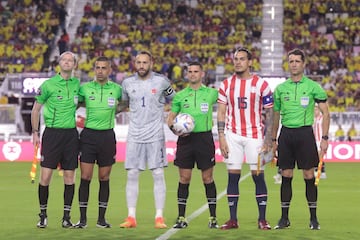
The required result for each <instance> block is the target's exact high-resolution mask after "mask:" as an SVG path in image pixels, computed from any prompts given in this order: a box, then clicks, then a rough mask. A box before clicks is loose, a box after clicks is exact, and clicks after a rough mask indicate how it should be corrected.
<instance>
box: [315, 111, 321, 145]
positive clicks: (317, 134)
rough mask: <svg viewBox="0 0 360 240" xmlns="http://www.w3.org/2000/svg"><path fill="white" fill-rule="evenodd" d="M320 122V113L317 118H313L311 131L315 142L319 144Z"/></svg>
mask: <svg viewBox="0 0 360 240" xmlns="http://www.w3.org/2000/svg"><path fill="white" fill-rule="evenodd" d="M322 120H323V116H322V114H321V113H320V114H319V115H318V116H315V119H314V125H313V130H314V135H315V141H316V142H317V143H320V142H321V137H322Z"/></svg>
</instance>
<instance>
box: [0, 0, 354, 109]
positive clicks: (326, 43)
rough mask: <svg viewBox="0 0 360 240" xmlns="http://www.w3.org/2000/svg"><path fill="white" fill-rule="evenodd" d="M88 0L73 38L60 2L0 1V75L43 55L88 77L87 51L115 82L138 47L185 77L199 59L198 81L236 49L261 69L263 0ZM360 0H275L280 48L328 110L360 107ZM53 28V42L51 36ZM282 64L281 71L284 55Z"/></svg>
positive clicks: (219, 69)
mask: <svg viewBox="0 0 360 240" xmlns="http://www.w3.org/2000/svg"><path fill="white" fill-rule="evenodd" d="M143 2H145V3H146V4H145V3H144V4H136V2H135V0H102V1H100V0H92V1H89V2H88V3H87V4H86V5H85V7H84V15H83V16H82V20H81V23H80V26H78V27H77V30H76V34H75V37H74V39H70V38H69V35H68V33H67V29H66V28H65V19H66V16H67V13H66V10H65V7H64V6H65V5H66V0H47V1H45V0H21V1H20V0H7V1H1V4H0V21H1V24H2V26H3V27H2V28H0V77H1V75H2V76H4V75H5V74H6V73H17V72H46V71H51V72H55V71H56V67H57V59H56V58H55V60H54V61H52V62H50V61H49V59H50V53H51V51H52V50H53V48H55V47H57V48H58V49H59V52H60V53H61V52H63V51H66V50H71V51H73V52H75V53H77V54H78V56H79V59H80V61H79V67H78V69H79V70H80V71H81V73H82V75H81V76H82V80H84V81H87V80H90V79H92V78H93V77H94V75H93V74H94V73H93V63H94V61H95V59H96V57H98V56H100V55H105V56H107V57H109V58H111V59H112V61H113V74H112V75H111V78H112V79H113V80H114V81H116V82H119V83H120V82H121V81H122V80H123V78H124V77H126V76H127V75H129V74H132V73H133V72H134V66H133V58H134V56H135V55H136V52H137V51H138V50H141V49H149V50H150V51H151V52H152V53H153V55H154V57H155V66H154V70H155V71H157V72H160V73H163V74H165V75H167V76H168V77H169V79H170V80H171V81H172V82H173V84H174V88H176V89H181V88H182V87H183V86H184V85H185V84H186V78H184V68H185V65H186V62H188V61H190V60H198V61H200V62H201V63H202V64H203V65H204V69H205V71H206V79H205V83H206V84H208V85H209V84H213V83H214V82H215V80H216V76H217V75H221V74H222V75H226V74H230V73H231V72H232V69H233V66H232V63H231V58H232V52H233V50H234V49H235V48H236V47H240V46H245V47H247V48H249V49H251V50H252V53H253V56H254V63H253V71H255V72H259V71H260V70H261V64H260V55H261V41H260V39H261V31H262V7H263V1H262V0H245V1H218V0H198V1H197V2H198V4H197V5H196V6H193V5H191V1H187V0H183V1H181V0H180V1H171V0H147V1H143ZM359 15H360V4H359V2H358V0H318V1H313V0H284V31H283V41H284V46H285V52H287V51H288V50H290V49H292V48H294V47H299V48H302V49H304V50H305V51H306V52H307V55H308V60H309V61H308V64H307V69H306V71H307V72H306V74H307V75H310V76H314V78H315V80H317V81H319V82H320V83H321V84H322V85H323V87H324V88H325V89H326V90H327V91H328V95H329V103H330V110H331V111H338V112H341V111H355V110H356V111H358V110H360V87H359V84H360V24H359V23H360V22H359V19H360V16H359ZM57 34H59V36H60V37H59V40H56V42H55V39H56V35H57ZM283 67H284V70H285V71H287V70H288V66H287V62H286V61H285V56H284V65H283Z"/></svg>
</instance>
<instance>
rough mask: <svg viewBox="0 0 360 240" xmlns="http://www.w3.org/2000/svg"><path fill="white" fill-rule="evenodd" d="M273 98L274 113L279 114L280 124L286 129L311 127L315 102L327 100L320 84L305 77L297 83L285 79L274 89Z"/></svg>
mask: <svg viewBox="0 0 360 240" xmlns="http://www.w3.org/2000/svg"><path fill="white" fill-rule="evenodd" d="M273 96H274V111H276V112H280V116H281V124H282V125H283V126H285V127H288V128H299V127H302V126H312V124H313V122H314V105H315V100H320V101H326V100H327V95H326V92H325V90H324V89H323V88H322V87H321V86H320V84H318V83H317V82H315V81H313V80H311V79H310V78H308V77H306V76H303V77H302V79H301V80H300V81H299V82H297V83H295V82H293V81H292V80H291V79H290V78H289V79H287V80H286V81H285V82H283V83H281V84H279V85H278V86H277V87H276V88H275V91H274V95H273Z"/></svg>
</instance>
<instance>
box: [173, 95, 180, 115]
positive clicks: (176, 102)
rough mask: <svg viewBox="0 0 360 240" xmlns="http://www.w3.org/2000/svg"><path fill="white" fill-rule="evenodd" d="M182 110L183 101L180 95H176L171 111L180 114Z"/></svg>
mask: <svg viewBox="0 0 360 240" xmlns="http://www.w3.org/2000/svg"><path fill="white" fill-rule="evenodd" d="M180 110H181V100H180V96H179V94H176V95H175V96H174V98H173V99H172V102H171V111H172V112H174V113H179V112H180Z"/></svg>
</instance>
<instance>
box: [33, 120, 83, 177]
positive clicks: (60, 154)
mask: <svg viewBox="0 0 360 240" xmlns="http://www.w3.org/2000/svg"><path fill="white" fill-rule="evenodd" d="M41 156H42V159H41V162H40V166H42V167H46V168H51V169H56V168H57V166H58V164H59V163H60V165H61V168H62V169H64V170H74V169H76V168H77V167H78V156H79V134H78V131H77V130H76V128H70V129H62V128H48V127H47V128H45V131H44V134H43V136H42V142H41Z"/></svg>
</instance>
